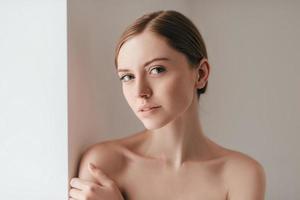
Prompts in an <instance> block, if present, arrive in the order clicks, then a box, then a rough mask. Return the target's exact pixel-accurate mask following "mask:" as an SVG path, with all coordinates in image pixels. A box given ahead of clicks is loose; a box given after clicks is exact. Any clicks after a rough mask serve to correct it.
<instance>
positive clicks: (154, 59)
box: [118, 57, 170, 72]
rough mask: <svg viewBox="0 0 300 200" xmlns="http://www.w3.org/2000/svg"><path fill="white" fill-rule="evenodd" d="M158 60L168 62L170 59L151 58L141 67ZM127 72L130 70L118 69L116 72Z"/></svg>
mask: <svg viewBox="0 0 300 200" xmlns="http://www.w3.org/2000/svg"><path fill="white" fill-rule="evenodd" d="M158 60H167V61H169V60H170V59H169V58H166V57H160V58H153V59H151V60H149V61H147V62H145V64H144V65H143V67H146V66H147V65H149V64H151V63H152V62H154V61H158ZM127 71H130V70H128V69H118V72H127Z"/></svg>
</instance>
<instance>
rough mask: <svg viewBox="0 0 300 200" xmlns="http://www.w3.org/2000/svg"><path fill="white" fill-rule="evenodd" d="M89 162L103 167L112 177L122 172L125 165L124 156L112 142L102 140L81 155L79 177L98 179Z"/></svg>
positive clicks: (91, 179)
mask: <svg viewBox="0 0 300 200" xmlns="http://www.w3.org/2000/svg"><path fill="white" fill-rule="evenodd" d="M89 163H92V164H94V165H95V166H96V167H99V168H101V169H102V170H103V171H104V172H105V173H106V174H107V175H108V176H110V177H111V178H112V179H114V177H116V176H117V175H118V173H120V172H121V170H122V168H123V167H124V165H125V160H124V157H123V156H122V153H121V152H120V150H119V149H118V147H117V146H116V145H115V144H114V143H112V142H101V143H98V144H94V145H92V146H90V147H89V148H87V149H86V150H85V151H84V153H83V154H82V156H81V160H80V164H79V173H78V177H79V178H82V179H85V180H89V181H96V180H95V178H94V177H93V176H92V174H91V173H90V171H89V169H88V165H89Z"/></svg>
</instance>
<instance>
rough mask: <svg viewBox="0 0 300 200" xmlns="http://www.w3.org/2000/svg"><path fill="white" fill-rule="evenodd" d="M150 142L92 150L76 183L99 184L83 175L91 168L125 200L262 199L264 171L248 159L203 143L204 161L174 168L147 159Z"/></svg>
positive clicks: (145, 136)
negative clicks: (106, 178)
mask: <svg viewBox="0 0 300 200" xmlns="http://www.w3.org/2000/svg"><path fill="white" fill-rule="evenodd" d="M150 141H151V133H149V131H147V130H144V131H142V132H139V133H137V134H134V135H132V136H130V137H127V138H123V139H119V140H112V141H106V142H101V143H99V144H96V145H93V146H91V147H90V148H89V149H88V150H87V151H86V152H85V153H84V154H83V157H82V160H81V165H80V170H79V178H81V179H82V180H89V181H91V182H98V180H96V179H95V178H94V177H93V176H92V175H91V174H90V172H89V171H88V169H87V168H88V167H87V165H88V163H89V162H92V163H94V164H95V165H96V166H99V167H101V169H102V170H103V171H104V172H105V173H106V174H107V175H108V176H109V177H110V178H111V180H113V181H114V182H115V183H116V185H117V186H118V188H119V190H120V191H121V193H122V195H123V197H124V199H125V200H126V199H127V200H140V199H143V200H147V199H149V200H150V199H158V200H165V199H174V200H176V199H178V200H180V199H186V200H194V199H200V200H201V199H203V200H238V199H245V200H263V199H264V191H265V175H264V171H263V168H262V166H261V165H260V164H259V163H258V162H257V161H256V160H254V159H253V158H251V157H249V156H248V155H246V154H243V153H240V152H237V151H233V150H229V149H226V148H224V147H221V146H220V145H218V144H216V143H214V142H213V141H211V140H210V139H208V138H206V143H207V145H206V147H207V149H209V150H208V151H207V153H206V155H205V156H203V157H202V158H201V157H198V158H196V157H195V158H194V159H191V160H189V161H186V162H184V163H183V164H182V165H181V166H180V167H179V168H175V167H174V166H173V165H172V164H170V163H169V162H167V161H166V160H165V159H163V158H159V157H155V156H151V155H149V154H147V155H146V154H145V152H148V150H147V149H149V142H150ZM99 197H100V196H99ZM99 199H100V198H99Z"/></svg>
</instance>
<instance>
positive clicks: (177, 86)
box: [160, 76, 193, 107]
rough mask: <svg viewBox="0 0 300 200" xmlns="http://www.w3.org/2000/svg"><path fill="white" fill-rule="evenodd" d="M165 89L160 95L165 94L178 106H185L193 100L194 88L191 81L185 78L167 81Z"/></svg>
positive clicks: (173, 78)
mask: <svg viewBox="0 0 300 200" xmlns="http://www.w3.org/2000/svg"><path fill="white" fill-rule="evenodd" d="M162 85H164V87H162V88H161V91H163V92H162V93H160V94H162V95H163V94H165V95H166V96H167V97H168V98H170V101H171V102H172V104H173V105H174V104H176V106H180V107H182V106H185V105H186V104H188V103H189V102H190V101H191V100H192V98H193V87H192V85H191V83H190V81H187V78H186V77H184V76H174V77H171V78H170V79H169V80H167V81H166V83H165V84H162Z"/></svg>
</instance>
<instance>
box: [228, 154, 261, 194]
mask: <svg viewBox="0 0 300 200" xmlns="http://www.w3.org/2000/svg"><path fill="white" fill-rule="evenodd" d="M224 177H225V182H226V185H227V186H228V199H229V200H238V199H244V200H263V199H264V195H265V185H266V176H265V171H264V168H263V166H262V165H261V164H260V163H259V162H258V161H257V160H255V159H254V158H252V157H251V156H249V155H247V154H244V153H241V152H238V151H231V153H230V154H228V155H227V159H226V163H225V165H224Z"/></svg>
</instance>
